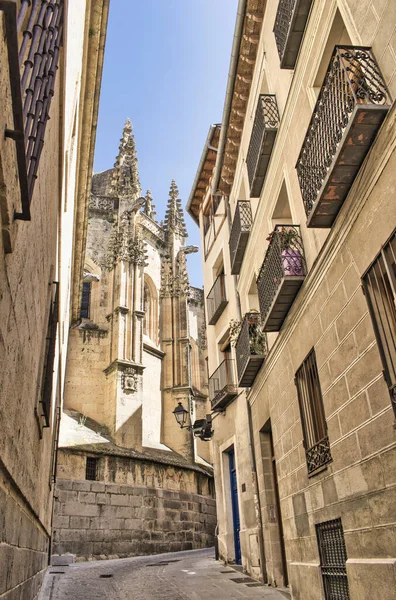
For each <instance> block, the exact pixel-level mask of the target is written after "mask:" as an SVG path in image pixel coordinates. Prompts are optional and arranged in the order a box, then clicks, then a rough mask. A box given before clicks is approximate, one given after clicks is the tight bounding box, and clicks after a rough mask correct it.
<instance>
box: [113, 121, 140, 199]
mask: <svg viewBox="0 0 396 600" xmlns="http://www.w3.org/2000/svg"><path fill="white" fill-rule="evenodd" d="M114 169H115V172H114V176H113V189H114V192H115V194H116V195H117V196H118V197H120V198H128V199H129V198H130V199H131V200H135V199H136V198H138V197H139V196H140V195H141V193H142V190H141V187H140V179H139V170H138V159H137V156H136V146H135V138H134V136H133V133H132V124H131V121H130V120H129V119H127V120H126V121H125V125H124V129H123V131H122V138H121V139H120V146H119V151H118V156H117V158H116V161H115V163H114Z"/></svg>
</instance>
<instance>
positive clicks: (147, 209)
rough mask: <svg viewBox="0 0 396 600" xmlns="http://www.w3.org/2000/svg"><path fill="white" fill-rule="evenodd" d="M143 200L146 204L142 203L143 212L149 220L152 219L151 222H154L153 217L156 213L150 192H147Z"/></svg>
mask: <svg viewBox="0 0 396 600" xmlns="http://www.w3.org/2000/svg"><path fill="white" fill-rule="evenodd" d="M145 200H146V202H145V203H144V208H143V212H144V214H145V215H147V216H148V217H150V219H153V221H155V215H156V214H157V213H156V212H155V206H154V203H153V196H152V195H151V190H147V192H146V195H145Z"/></svg>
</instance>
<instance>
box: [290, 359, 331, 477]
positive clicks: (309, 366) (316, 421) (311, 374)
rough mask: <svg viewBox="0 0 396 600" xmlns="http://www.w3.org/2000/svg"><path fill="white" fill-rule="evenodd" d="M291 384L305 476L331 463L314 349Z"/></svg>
mask: <svg viewBox="0 0 396 600" xmlns="http://www.w3.org/2000/svg"><path fill="white" fill-rule="evenodd" d="M295 383H296V386H297V392H298V402H299V406H300V414H301V423H302V428H303V433H304V446H305V452H306V459H307V467H308V475H313V474H314V473H315V472H317V470H318V469H322V467H324V466H325V465H326V464H327V463H329V462H330V461H331V460H332V459H331V454H330V443H329V438H328V437H327V423H326V417H325V412H324V406H323V398H322V391H321V389H320V382H319V374H318V367H317V365H316V357H315V350H314V349H313V350H312V351H311V352H310V353H309V354H308V356H307V358H306V359H305V360H304V362H303V364H302V365H301V367H300V368H299V369H298V371H297V373H296V379H295Z"/></svg>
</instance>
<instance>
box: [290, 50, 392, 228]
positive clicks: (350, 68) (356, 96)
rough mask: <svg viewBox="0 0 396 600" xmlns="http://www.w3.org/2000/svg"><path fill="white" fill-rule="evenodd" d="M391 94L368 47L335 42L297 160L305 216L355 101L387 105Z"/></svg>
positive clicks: (323, 177) (315, 197)
mask: <svg viewBox="0 0 396 600" xmlns="http://www.w3.org/2000/svg"><path fill="white" fill-rule="evenodd" d="M390 104H391V98H390V95H389V92H388V90H387V87H386V85H385V82H384V79H383V77H382V74H381V71H380V69H379V67H378V64H377V62H376V60H375V58H374V55H373V53H372V51H371V50H370V49H369V48H363V47H352V46H336V47H335V49H334V52H333V55H332V57H331V60H330V64H329V67H328V69H327V73H326V76H325V79H324V83H323V85H322V88H321V90H320V94H319V97H318V100H317V102H316V105H315V108H314V112H313V115H312V118H311V121H310V124H309V127H308V131H307V134H306V137H305V140H304V144H303V146H302V149H301V152H300V156H299V158H298V161H297V165H296V168H297V174H298V179H299V182H300V188H301V193H302V197H303V202H304V206H305V212H306V214H307V216H309V214H310V212H311V211H312V208H313V205H314V204H315V201H316V199H317V197H318V193H319V191H320V189H321V187H322V184H323V182H324V179H325V177H326V175H327V173H328V171H329V168H330V167H331V165H332V163H333V158H334V156H335V154H336V152H337V149H338V146H339V143H340V142H341V140H342V136H343V133H344V131H345V129H346V127H347V125H348V123H349V120H350V118H351V114H352V112H353V110H354V108H355V107H356V106H358V105H369V106H370V105H371V106H378V105H390Z"/></svg>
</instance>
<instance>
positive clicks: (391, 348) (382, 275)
mask: <svg viewBox="0 0 396 600" xmlns="http://www.w3.org/2000/svg"><path fill="white" fill-rule="evenodd" d="M363 287H364V291H365V295H366V298H367V303H368V306H369V311H370V315H371V319H372V321H373V325H374V331H375V334H376V338H377V343H378V348H379V351H380V354H381V359H382V364H383V366H384V374H385V379H386V382H387V384H388V388H389V393H390V397H391V402H392V406H393V410H394V413H395V415H396V307H395V301H394V298H396V232H394V233H393V235H392V237H391V238H390V240H389V241H388V243H387V244H385V246H384V247H383V248H382V250H381V252H380V254H379V256H378V257H377V258H376V259H375V261H374V263H373V264H372V265H371V267H370V268H369V269H368V271H367V273H366V274H365V276H364V277H363Z"/></svg>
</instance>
